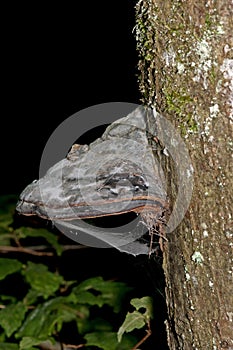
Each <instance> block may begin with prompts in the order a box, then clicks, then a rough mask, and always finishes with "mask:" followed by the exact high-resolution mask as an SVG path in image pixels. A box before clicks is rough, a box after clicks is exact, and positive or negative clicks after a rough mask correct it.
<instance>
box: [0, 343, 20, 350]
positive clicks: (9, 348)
mask: <svg viewBox="0 0 233 350" xmlns="http://www.w3.org/2000/svg"><path fill="white" fill-rule="evenodd" d="M0 350H19V346H18V345H17V344H13V343H0Z"/></svg>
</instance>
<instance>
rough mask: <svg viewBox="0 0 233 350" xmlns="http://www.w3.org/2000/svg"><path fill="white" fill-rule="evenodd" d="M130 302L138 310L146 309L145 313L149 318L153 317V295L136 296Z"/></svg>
mask: <svg viewBox="0 0 233 350" xmlns="http://www.w3.org/2000/svg"><path fill="white" fill-rule="evenodd" d="M130 304H131V305H133V306H134V307H135V309H136V310H137V311H139V310H140V309H145V312H144V313H143V315H144V316H145V317H146V318H147V319H148V320H149V319H151V318H153V300H152V298H151V297H143V298H140V299H139V298H134V299H132V300H131V301H130Z"/></svg>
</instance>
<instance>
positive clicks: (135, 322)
mask: <svg viewBox="0 0 233 350" xmlns="http://www.w3.org/2000/svg"><path fill="white" fill-rule="evenodd" d="M145 325H146V319H145V317H144V316H143V315H142V314H141V313H140V312H138V311H133V312H128V313H127V315H126V317H125V320H124V322H123V324H122V325H121V327H120V328H119V330H118V333H117V339H118V342H119V343H120V342H121V340H122V336H123V334H124V333H125V332H132V331H133V330H134V329H136V328H137V329H140V328H142V327H144V326H145Z"/></svg>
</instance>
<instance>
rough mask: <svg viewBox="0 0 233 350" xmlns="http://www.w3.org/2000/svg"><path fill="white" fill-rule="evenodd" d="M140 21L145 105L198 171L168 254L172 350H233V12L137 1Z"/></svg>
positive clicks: (229, 7) (230, 7) (226, 4)
mask: <svg viewBox="0 0 233 350" xmlns="http://www.w3.org/2000/svg"><path fill="white" fill-rule="evenodd" d="M136 17H137V24H136V37H137V48H138V52H139V72H140V73H139V86H140V90H141V93H142V101H143V103H144V104H146V105H150V106H152V107H155V108H156V110H157V111H158V112H159V113H161V114H162V115H163V116H164V117H166V118H167V119H168V120H169V121H171V122H172V124H173V125H174V126H175V127H176V128H177V130H179V131H180V134H181V135H182V137H183V140H184V142H185V144H186V146H187V148H188V150H189V154H190V158H191V161H192V166H193V169H194V188H193V193H192V200H191V203H190V206H189V209H188V211H187V212H186V215H185V217H184V219H183V221H182V222H181V224H180V225H179V226H178V227H177V228H176V229H175V230H174V231H173V232H172V233H169V234H168V235H167V239H168V243H167V245H166V247H165V251H164V262H163V268H164V273H165V278H166V298H167V308H168V319H167V321H166V327H167V338H168V344H169V347H170V349H172V350H177V349H182V350H183V349H184V350H190V349H196V350H197V349H198V350H209V349H212V350H220V349H233V287H232V286H233V284H232V274H233V267H232V265H233V264H232V262H233V254H232V247H233V243H232V237H233V229H232V227H233V225H232V199H233V193H232V189H233V176H232V150H233V140H232V135H233V36H232V33H233V3H232V1H231V0H225V1H224V0H216V1H214V0H213V1H211V0H209V1H207V0H205V1H204V0H199V1H191V0H188V1H172V0H140V1H138V3H137V5H136ZM164 157H165V156H164ZM169 166H170V169H169V170H170V173H171V183H174V182H175V181H176V180H175V174H174V169H173V165H172V162H171V163H170V165H169ZM168 192H169V197H170V199H171V202H174V200H172V198H175V196H176V193H175V186H170V188H169V191H168ZM172 204H173V203H171V205H172Z"/></svg>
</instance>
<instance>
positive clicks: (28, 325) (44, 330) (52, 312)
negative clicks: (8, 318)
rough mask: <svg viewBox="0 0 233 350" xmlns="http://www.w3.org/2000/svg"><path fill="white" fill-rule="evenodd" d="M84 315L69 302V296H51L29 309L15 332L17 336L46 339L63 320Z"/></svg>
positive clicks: (59, 326)
mask: <svg viewBox="0 0 233 350" xmlns="http://www.w3.org/2000/svg"><path fill="white" fill-rule="evenodd" d="M78 317H80V318H82V317H85V314H83V313H82V310H81V309H79V308H78V307H77V306H76V307H75V305H73V304H69V297H57V298H53V299H51V300H49V301H47V302H45V303H44V304H41V305H38V306H37V307H36V309H35V310H33V311H31V312H30V313H29V315H28V316H27V318H26V320H25V321H24V323H23V325H22V326H21V328H20V329H19V331H18V332H17V334H16V337H17V338H22V337H32V338H37V339H41V340H44V339H48V337H49V336H51V335H52V334H53V332H54V331H55V330H58V331H59V330H60V329H61V327H62V324H63V323H64V322H70V321H72V320H76V319H77V318H78Z"/></svg>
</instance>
